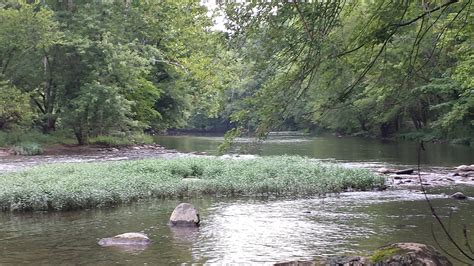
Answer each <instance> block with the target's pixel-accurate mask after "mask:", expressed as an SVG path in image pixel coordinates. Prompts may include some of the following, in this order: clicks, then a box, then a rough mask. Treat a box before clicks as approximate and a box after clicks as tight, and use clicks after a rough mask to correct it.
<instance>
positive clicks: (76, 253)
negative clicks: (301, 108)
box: [0, 136, 474, 265]
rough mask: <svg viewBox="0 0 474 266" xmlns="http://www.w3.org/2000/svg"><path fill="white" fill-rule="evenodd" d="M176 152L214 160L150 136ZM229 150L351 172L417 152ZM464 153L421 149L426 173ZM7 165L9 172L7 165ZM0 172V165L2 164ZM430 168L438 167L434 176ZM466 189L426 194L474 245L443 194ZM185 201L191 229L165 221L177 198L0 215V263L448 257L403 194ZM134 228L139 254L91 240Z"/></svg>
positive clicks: (320, 143) (382, 148) (472, 203)
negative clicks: (418, 248)
mask: <svg viewBox="0 0 474 266" xmlns="http://www.w3.org/2000/svg"><path fill="white" fill-rule="evenodd" d="M157 141H158V143H160V144H162V145H164V146H165V147H166V148H170V149H176V150H178V151H180V152H191V151H193V152H196V151H197V152H206V153H210V154H213V153H215V151H216V149H217V145H218V144H219V142H220V141H222V138H219V137H183V136H181V137H157ZM237 151H240V152H248V153H254V154H260V155H278V154H293V155H304V156H309V157H313V158H318V159H330V160H337V161H340V162H343V163H345V164H347V165H353V166H356V167H357V166H364V167H366V166H369V167H379V166H380V165H385V164H396V165H401V164H402V165H413V164H414V162H416V152H415V151H416V146H415V144H413V143H409V142H388V143H382V142H380V141H376V140H364V139H355V138H348V139H346V138H342V139H340V138H335V137H324V138H301V137H298V138H275V139H271V140H270V141H269V142H266V143H264V144H263V145H254V143H252V140H251V139H239V140H238V141H237ZM472 151H473V150H472V148H468V147H464V146H452V145H445V144H431V145H430V144H428V145H427V152H426V153H424V155H423V158H422V159H423V162H424V164H425V167H431V168H433V167H434V166H443V167H445V168H446V167H450V166H453V165H459V164H465V163H473V162H474V158H473V153H472ZM179 156H186V155H183V154H180V153H176V154H163V153H161V152H158V153H157V152H151V151H146V150H145V151H143V150H142V151H133V150H131V151H130V150H129V151H125V152H122V151H121V152H118V153H108V152H101V153H97V154H81V155H64V156H46V157H29V158H27V159H25V157H12V158H0V159H1V160H0V165H2V166H3V169H4V170H15V169H19V167H28V166H30V165H35V164H44V163H53V162H89V161H97V160H129V159H139V158H149V157H158V158H175V157H179ZM9 167H10V168H9ZM0 169H1V167H0ZM437 171H438V170H437ZM455 191H463V192H464V193H465V194H467V195H471V196H474V187H472V186H471V187H469V186H464V187H441V188H433V189H431V191H430V198H431V199H432V202H433V204H434V205H435V206H436V210H437V211H438V213H439V214H440V216H441V217H442V218H443V220H444V221H445V222H446V225H447V227H448V228H449V229H450V230H451V232H452V234H453V236H454V237H455V238H456V239H457V240H458V241H464V238H463V237H462V234H461V233H462V228H463V226H464V225H466V226H467V228H468V230H470V231H468V235H469V237H470V239H471V243H472V242H474V233H473V232H474V219H472V218H473V217H474V200H468V201H456V200H453V199H450V198H449V197H448V196H447V195H449V194H451V193H453V192H455ZM183 201H191V202H192V203H193V204H195V206H197V208H198V209H199V211H200V213H201V217H202V224H201V227H200V228H199V229H197V230H175V229H173V228H171V227H169V226H168V224H167V223H168V218H169V216H170V214H171V212H172V210H173V208H174V207H175V206H176V205H177V204H179V202H180V201H178V200H151V201H143V202H138V203H135V204H132V205H127V206H119V207H116V208H112V209H98V210H85V211H77V212H61V213H42V212H40V213H23V214H16V213H0V264H10V263H11V264H24V263H31V264H60V263H62V264H73V263H74V264H112V263H119V264H133V265H136V264H143V263H148V264H178V263H191V262H208V263H231V262H235V263H244V262H249V263H268V264H270V263H272V262H277V261H288V260H304V259H322V258H324V257H328V256H332V255H364V254H368V253H370V252H371V251H373V250H374V249H375V248H377V247H379V246H382V245H385V244H389V243H393V242H398V241H412V242H421V243H427V244H433V245H435V246H436V245H437V243H436V241H435V240H434V238H433V234H432V228H433V231H434V233H435V234H434V235H435V236H437V238H438V242H439V243H440V244H441V245H442V247H443V248H444V249H446V250H448V251H449V252H451V253H455V249H454V248H453V247H452V246H451V245H450V244H449V243H448V242H447V240H446V239H447V238H446V237H445V236H444V235H443V234H442V232H441V230H440V228H439V226H438V225H437V224H436V223H435V220H434V219H433V218H432V217H431V214H430V212H429V208H428V206H427V203H426V201H425V200H424V197H423V195H421V194H419V193H417V192H416V191H411V190H389V191H384V192H354V193H343V194H340V195H331V196H329V197H326V198H318V197H315V198H231V199H229V198H202V199H193V200H183ZM133 231H142V232H144V233H146V234H148V235H149V236H150V238H151V239H152V240H153V243H152V244H151V245H150V246H149V247H148V248H144V249H132V250H130V249H118V248H103V247H99V246H98V245H97V241H98V239H100V238H102V237H110V236H114V235H117V234H120V233H124V232H133Z"/></svg>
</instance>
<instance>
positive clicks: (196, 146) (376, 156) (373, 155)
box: [155, 136, 474, 166]
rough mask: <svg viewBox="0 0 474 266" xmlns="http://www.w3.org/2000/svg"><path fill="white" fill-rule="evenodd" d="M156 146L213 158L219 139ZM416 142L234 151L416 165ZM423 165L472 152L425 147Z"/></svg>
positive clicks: (473, 157) (291, 141)
mask: <svg viewBox="0 0 474 266" xmlns="http://www.w3.org/2000/svg"><path fill="white" fill-rule="evenodd" d="M155 139H156V142H157V143H159V144H161V145H163V146H165V147H166V148H171V149H176V150H178V151H181V152H192V151H199V152H207V153H210V154H214V153H216V151H217V146H218V145H219V144H220V143H221V142H222V141H223V138H222V137H202V136H201V137H197V136H156V137H155ZM416 148H417V144H416V143H415V142H407V141H388V140H376V139H365V138H355V137H344V138H338V137H333V136H324V137H312V138H309V137H273V138H270V139H268V140H265V141H264V142H263V143H255V142H254V139H251V138H248V139H239V140H237V142H236V144H235V151H236V152H239V153H251V154H260V155H282V154H288V155H303V156H308V157H312V158H318V159H335V160H343V161H350V162H383V163H394V164H405V165H413V164H416V161H417V157H416ZM425 148H426V152H424V153H422V158H421V159H422V160H421V161H422V163H423V164H425V165H431V166H456V165H460V164H471V163H473V162H474V149H473V148H472V147H468V146H463V145H450V144H446V143H444V144H443V143H436V144H435V143H427V144H426V145H425Z"/></svg>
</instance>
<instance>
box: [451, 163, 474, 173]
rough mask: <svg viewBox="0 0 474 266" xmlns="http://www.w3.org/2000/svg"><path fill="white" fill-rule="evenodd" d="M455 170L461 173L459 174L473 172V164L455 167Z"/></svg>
mask: <svg viewBox="0 0 474 266" xmlns="http://www.w3.org/2000/svg"><path fill="white" fill-rule="evenodd" d="M455 169H456V170H458V171H461V172H469V171H474V164H471V165H460V166H458V167H456V168H455Z"/></svg>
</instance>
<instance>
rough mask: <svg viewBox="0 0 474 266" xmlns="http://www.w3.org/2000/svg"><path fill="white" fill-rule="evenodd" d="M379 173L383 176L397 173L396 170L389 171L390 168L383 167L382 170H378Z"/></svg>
mask: <svg viewBox="0 0 474 266" xmlns="http://www.w3.org/2000/svg"><path fill="white" fill-rule="evenodd" d="M377 172H378V173H381V174H390V173H393V172H395V170H394V169H389V168H385V167H382V168H379V169H377Z"/></svg>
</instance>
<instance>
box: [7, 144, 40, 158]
mask: <svg viewBox="0 0 474 266" xmlns="http://www.w3.org/2000/svg"><path fill="white" fill-rule="evenodd" d="M12 152H13V154H15V155H39V154H42V153H43V148H42V147H41V145H39V144H38V143H34V142H21V143H18V144H16V145H15V146H13V147H12Z"/></svg>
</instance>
